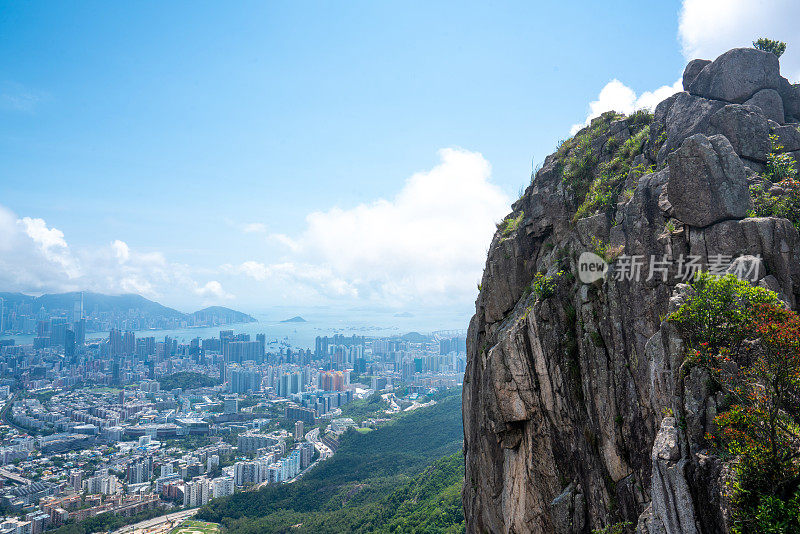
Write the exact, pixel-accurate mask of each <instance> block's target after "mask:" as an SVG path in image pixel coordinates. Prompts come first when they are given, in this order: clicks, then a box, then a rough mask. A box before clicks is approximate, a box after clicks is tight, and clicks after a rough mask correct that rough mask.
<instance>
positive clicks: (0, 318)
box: [0, 297, 6, 334]
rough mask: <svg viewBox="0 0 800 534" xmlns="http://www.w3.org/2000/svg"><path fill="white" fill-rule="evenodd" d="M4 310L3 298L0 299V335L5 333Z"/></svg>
mask: <svg viewBox="0 0 800 534" xmlns="http://www.w3.org/2000/svg"><path fill="white" fill-rule="evenodd" d="M5 319H6V310H5V301H4V300H3V297H0V334H2V333H3V332H5V331H6V322H5Z"/></svg>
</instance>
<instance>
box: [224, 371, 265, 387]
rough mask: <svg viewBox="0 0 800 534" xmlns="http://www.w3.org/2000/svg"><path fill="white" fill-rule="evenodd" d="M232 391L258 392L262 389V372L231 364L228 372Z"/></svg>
mask: <svg viewBox="0 0 800 534" xmlns="http://www.w3.org/2000/svg"><path fill="white" fill-rule="evenodd" d="M227 376H228V379H229V381H230V391H231V393H258V392H259V391H261V373H259V372H258V371H256V370H255V369H248V368H241V367H238V366H231V367H230V370H229V371H228V373H227Z"/></svg>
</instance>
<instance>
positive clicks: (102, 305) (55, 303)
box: [0, 291, 256, 325]
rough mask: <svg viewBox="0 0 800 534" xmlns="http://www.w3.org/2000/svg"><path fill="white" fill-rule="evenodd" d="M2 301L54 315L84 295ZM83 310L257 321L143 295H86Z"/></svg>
mask: <svg viewBox="0 0 800 534" xmlns="http://www.w3.org/2000/svg"><path fill="white" fill-rule="evenodd" d="M0 298H2V299H3V300H4V301H5V306H6V308H9V307H13V306H14V305H16V304H29V305H30V306H31V307H32V309H33V310H34V311H36V310H38V309H39V308H42V307H44V309H45V310H47V311H48V312H50V313H52V312H54V311H57V310H66V311H72V310H73V309H74V306H75V303H76V302H80V300H81V293H80V292H77V291H75V292H72V293H53V294H46V295H42V296H40V297H34V296H31V295H25V294H23V293H2V292H0ZM83 309H84V311H85V313H86V314H87V315H89V314H94V313H111V314H115V315H125V314H128V313H129V312H131V311H133V312H134V313H136V314H139V315H151V316H159V317H164V318H167V319H186V320H187V321H188V322H189V323H191V324H195V325H198V324H212V323H213V324H230V323H252V322H255V321H256V320H255V319H254V318H253V317H251V316H250V315H247V314H246V313H242V312H240V311H236V310H232V309H230V308H225V307H223V306H210V307H208V308H204V309H202V310H198V311H196V312H194V313H183V312H179V311H178V310H176V309H174V308H169V307H167V306H164V305H162V304H159V303H158V302H155V301H152V300H149V299H146V298H144V297H143V296H141V295H135V294H126V295H104V294H102V293H91V292H88V291H85V292H84V293H83Z"/></svg>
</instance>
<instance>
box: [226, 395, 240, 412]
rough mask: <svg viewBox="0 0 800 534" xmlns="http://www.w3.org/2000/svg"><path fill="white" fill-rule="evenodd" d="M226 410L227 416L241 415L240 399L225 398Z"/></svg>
mask: <svg viewBox="0 0 800 534" xmlns="http://www.w3.org/2000/svg"><path fill="white" fill-rule="evenodd" d="M224 410H225V413H226V414H234V413H239V399H237V398H236V397H225V406H224Z"/></svg>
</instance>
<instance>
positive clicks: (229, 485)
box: [212, 477, 234, 499]
mask: <svg viewBox="0 0 800 534" xmlns="http://www.w3.org/2000/svg"><path fill="white" fill-rule="evenodd" d="M213 482H214V489H213V491H212V493H213V496H214V498H215V499H219V498H220V497H227V496H228V495H233V489H234V483H233V482H234V481H233V477H218V478H215V479H214V481H213Z"/></svg>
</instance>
